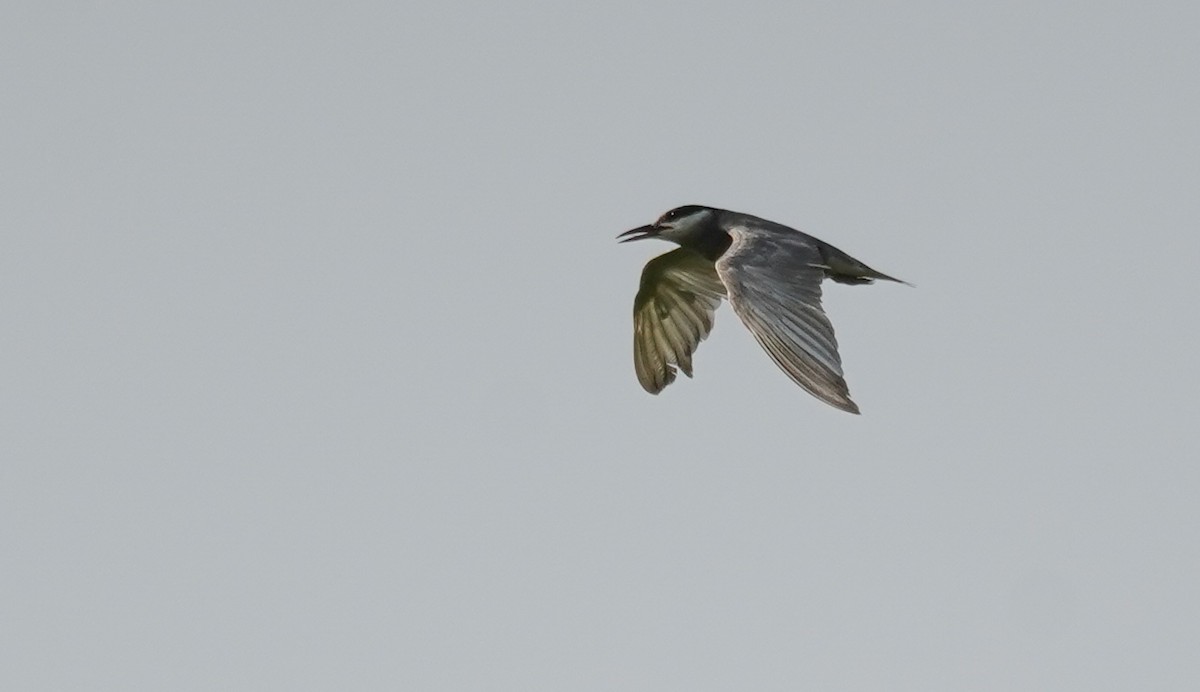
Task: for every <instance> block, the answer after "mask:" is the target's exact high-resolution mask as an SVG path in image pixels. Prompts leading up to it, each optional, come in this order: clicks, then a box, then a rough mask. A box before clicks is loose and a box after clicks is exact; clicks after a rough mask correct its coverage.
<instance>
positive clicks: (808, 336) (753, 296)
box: [716, 227, 858, 413]
mask: <svg viewBox="0 0 1200 692" xmlns="http://www.w3.org/2000/svg"><path fill="white" fill-rule="evenodd" d="M730 235H731V236H732V237H733V244H732V245H730V247H729V250H727V251H726V252H725V254H724V255H722V256H721V257H720V259H718V260H717V262H716V270H717V274H718V275H719V276H720V278H721V281H722V282H723V283H724V285H725V288H726V291H728V294H729V304H730V305H732V306H733V310H734V312H736V313H737V315H738V317H740V318H742V322H744V323H745V324H746V327H747V328H748V329H749V330H750V332H751V333H752V334H754V338H755V339H757V340H758V343H759V345H761V346H762V347H763V349H764V350H765V351H766V352H767V355H769V356H771V359H772V360H774V361H775V363H776V364H777V365H778V366H779V367H780V368H781V369H782V370H783V371H784V372H785V373H787V375H788V377H790V378H792V380H793V381H794V382H795V383H796V384H798V385H800V386H801V387H803V388H804V389H806V390H807V391H808V392H809V393H810V394H812V395H813V396H815V397H817V398H818V399H820V400H821V401H824V402H826V403H828V404H830V405H831V406H835V407H837V408H839V409H842V410H843V411H849V412H850V413H858V406H857V405H856V404H855V403H854V402H853V401H851V400H850V392H849V390H848V389H847V387H846V380H845V379H844V378H843V377H842V359H841V357H840V356H839V355H838V351H837V339H836V338H834V335H833V325H831V324H830V323H829V318H827V317H826V316H825V311H824V310H822V309H821V280H822V279H824V278H825V270H824V268H823V264H824V262H823V260H822V257H821V252H820V249H819V247H818V246H817V245H816V241H815V240H814V239H811V238H809V237H807V236H805V235H803V234H801V233H794V234H793V233H786V232H779V231H773V230H772V231H763V230H757V229H753V228H746V227H739V228H734V229H731V232H730Z"/></svg>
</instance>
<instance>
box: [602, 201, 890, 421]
mask: <svg viewBox="0 0 1200 692" xmlns="http://www.w3.org/2000/svg"><path fill="white" fill-rule="evenodd" d="M619 237H622V238H624V240H623V241H622V242H626V241H630V240H642V239H645V238H662V239H664V240H670V241H672V242H675V243H678V244H679V248H677V249H675V250H672V251H671V252H668V253H666V254H664V255H660V256H658V257H655V258H654V259H652V260H650V262H649V263H647V264H646V268H645V269H644V270H643V271H642V280H641V285H640V288H639V290H638V293H637V297H636V298H635V299H634V304H633V324H634V344H633V353H634V369H635V370H636V372H637V376H638V381H639V382H640V383H641V385H642V387H643V388H645V390H646V391H648V392H650V393H651V394H657V393H659V392H661V391H662V390H663V389H664V388H665V387H666V386H667V385H669V384H671V382H673V381H674V380H675V371H676V367H678V368H679V369H680V370H683V373H684V374H685V375H687V376H688V377H691V376H692V354H693V353H694V352H695V350H696V347H697V346H698V345H699V344H700V342H701V341H702V340H704V339H705V338H706V337H707V336H708V334H709V332H710V331H711V330H712V325H713V314H714V313H715V311H716V309H717V307H718V306H719V305H720V303H721V299H722V298H725V299H728V300H729V303H730V304H731V305H732V306H733V310H734V312H736V313H737V315H738V317H740V318H741V319H742V322H743V323H744V324H745V325H746V327H747V328H748V329H749V330H750V332H751V333H752V334H753V335H754V338H755V339H757V340H758V343H759V345H761V346H762V347H763V349H764V350H765V351H766V352H767V354H768V355H769V356H771V359H772V360H774V361H775V363H776V365H778V366H779V367H780V368H781V369H782V370H783V371H784V372H785V373H787V375H788V377H790V378H791V379H792V380H793V381H794V382H795V383H796V384H798V385H800V386H801V387H803V388H804V389H805V390H807V391H808V392H809V393H811V394H812V395H813V396H815V397H817V398H818V399H821V400H822V401H824V402H826V403H828V404H830V405H831V406H835V407H837V408H839V409H842V410H843V411H849V412H850V413H858V406H857V405H856V404H855V403H854V402H853V401H851V400H850V394H849V391H848V389H847V387H846V381H845V379H844V378H843V376H842V361H841V357H840V356H839V355H838V351H837V340H836V339H835V338H834V334H833V326H832V325H831V324H830V323H829V319H828V318H827V317H826V316H825V312H824V310H822V308H821V282H822V280H824V279H826V278H828V279H832V280H833V281H837V282H839V283H846V284H869V283H871V282H872V281H874V280H875V279H884V280H887V281H897V282H900V281H899V279H895V278H892V277H890V276H888V275H886V274H883V273H881V272H878V271H875V270H874V269H872V268H870V267H868V266H867V265H865V264H863V263H862V262H859V261H858V260H856V259H854V258H853V257H851V256H850V255H847V254H846V253H844V252H842V251H841V250H839V249H837V248H835V247H834V246H832V245H830V244H828V243H825V242H823V241H821V240H818V239H816V238H814V237H812V236H810V235H806V234H804V233H801V232H800V231H797V230H796V229H794V228H790V227H788V226H784V225H782V224H778V223H775V222H774V221H768V220H766V219H761V218H758V217H757V216H750V215H749V214H741V213H738V212H732V211H726V210H724V209H714V208H712V207H702V206H697V205H689V206H684V207H678V208H676V209H672V210H671V211H669V212H667V213H666V214H663V216H662V217H661V218H659V220H658V221H656V222H655V223H653V224H651V225H648V226H642V227H640V228H635V229H633V230H632V231H627V232H625V233H622V234H621V236H619ZM900 283H903V282H900Z"/></svg>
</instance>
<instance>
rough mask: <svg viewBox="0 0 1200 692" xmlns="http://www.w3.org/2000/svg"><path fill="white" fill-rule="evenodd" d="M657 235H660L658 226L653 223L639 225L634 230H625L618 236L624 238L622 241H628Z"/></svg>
mask: <svg viewBox="0 0 1200 692" xmlns="http://www.w3.org/2000/svg"><path fill="white" fill-rule="evenodd" d="M656 235H658V228H656V227H655V226H654V225H653V224H651V225H649V226H638V227H637V228H635V229H633V230H632V231H625V232H624V233H622V234H621V235H619V236H617V237H618V238H624V240H621V241H620V242H622V243H628V242H629V241H631V240H645V239H646V238H653V237H654V236H656Z"/></svg>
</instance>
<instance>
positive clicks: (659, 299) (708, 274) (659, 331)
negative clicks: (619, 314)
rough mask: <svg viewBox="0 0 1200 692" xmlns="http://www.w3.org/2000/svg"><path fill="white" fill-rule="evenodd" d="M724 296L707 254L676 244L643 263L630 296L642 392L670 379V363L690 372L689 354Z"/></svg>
mask: <svg viewBox="0 0 1200 692" xmlns="http://www.w3.org/2000/svg"><path fill="white" fill-rule="evenodd" d="M724 296H725V286H724V285H723V284H722V283H721V279H720V278H718V277H717V272H716V269H715V268H714V267H713V263H712V260H710V259H707V258H705V257H704V256H703V255H700V254H699V253H697V252H694V251H692V250H688V249H686V248H682V247H681V248H678V249H676V250H672V251H671V252H668V253H666V254H665V255H659V256H658V257H655V258H654V259H652V260H650V261H649V262H647V263H646V268H645V269H643V270H642V282H641V287H640V288H639V289H638V293H637V298H635V299H634V301H633V367H634V370H636V371H637V378H638V382H640V383H641V385H642V387H643V388H644V389H645V390H646V391H647V392H650V393H651V394H658V393H659V392H661V391H662V390H663V388H664V387H666V386H667V385H669V384H671V383H672V382H674V381H675V367H674V366H676V365H677V366H679V369H680V370H683V373H684V374H685V375H687V376H688V377H691V376H692V354H693V353H694V352H695V351H696V347H697V346H699V345H700V342H701V341H703V340H704V338H705V337H707V336H708V333H709V332H710V331H712V326H713V313H714V312H716V309H717V307H718V306H719V305H720V304H721V298H723V297H724Z"/></svg>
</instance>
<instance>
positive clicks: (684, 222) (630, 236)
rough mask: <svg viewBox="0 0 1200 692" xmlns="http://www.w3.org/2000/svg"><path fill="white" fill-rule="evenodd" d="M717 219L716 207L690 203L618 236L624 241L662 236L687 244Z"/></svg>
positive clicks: (664, 238) (665, 238)
mask: <svg viewBox="0 0 1200 692" xmlns="http://www.w3.org/2000/svg"><path fill="white" fill-rule="evenodd" d="M716 221H717V210H716V209H713V208H712V207H702V206H700V205H698V204H688V205H686V206H682V207H675V208H674V209H672V210H671V211H669V212H667V213H666V214H663V215H662V216H660V217H658V221H655V222H654V223H652V224H650V225H648V226H639V227H637V228H635V229H633V230H631V231H625V232H624V233H622V234H621V235H619V236H617V237H618V238H622V240H621V241H620V242H622V243H628V242H629V241H631V240H645V239H647V238H662V239H663V240H669V241H671V242H673V243H679V244H680V245H685V244H687V243H688V242H689V241H691V240H694V239H697V238H699V237H700V236H701V235H703V234H704V232H705V231H707V230H709V229H710V228H711V227H713V226H714V225H715V224H716Z"/></svg>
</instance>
